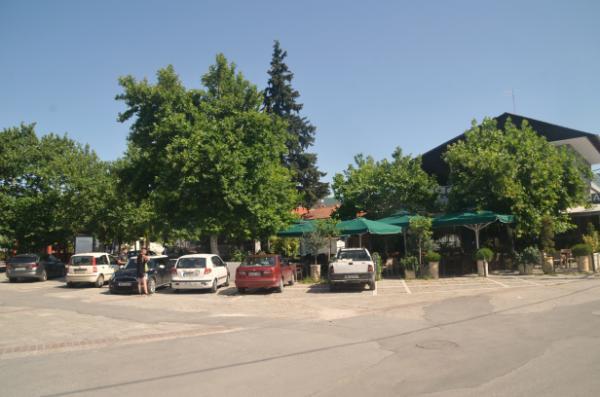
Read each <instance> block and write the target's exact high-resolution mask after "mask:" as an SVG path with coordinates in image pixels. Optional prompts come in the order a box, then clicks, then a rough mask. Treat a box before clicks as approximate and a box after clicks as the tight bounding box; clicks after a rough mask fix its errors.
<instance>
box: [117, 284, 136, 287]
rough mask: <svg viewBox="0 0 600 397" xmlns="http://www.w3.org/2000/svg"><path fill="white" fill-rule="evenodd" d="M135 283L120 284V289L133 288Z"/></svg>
mask: <svg viewBox="0 0 600 397" xmlns="http://www.w3.org/2000/svg"><path fill="white" fill-rule="evenodd" d="M132 285H133V283H119V287H131V286H132Z"/></svg>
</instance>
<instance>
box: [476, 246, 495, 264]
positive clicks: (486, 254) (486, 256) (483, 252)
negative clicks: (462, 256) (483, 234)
mask: <svg viewBox="0 0 600 397" xmlns="http://www.w3.org/2000/svg"><path fill="white" fill-rule="evenodd" d="M493 257H494V251H492V250H491V249H489V248H487V247H483V248H479V250H477V252H476V253H475V259H477V260H478V261H486V262H489V261H491V260H492V258H493Z"/></svg>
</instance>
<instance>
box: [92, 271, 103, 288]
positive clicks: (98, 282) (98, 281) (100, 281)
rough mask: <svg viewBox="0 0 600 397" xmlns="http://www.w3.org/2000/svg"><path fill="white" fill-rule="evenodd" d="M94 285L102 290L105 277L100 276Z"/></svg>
mask: <svg viewBox="0 0 600 397" xmlns="http://www.w3.org/2000/svg"><path fill="white" fill-rule="evenodd" d="M94 285H95V286H96V288H102V286H103V285H104V276H103V275H102V274H101V275H99V276H98V279H97V280H96V282H95V283H94Z"/></svg>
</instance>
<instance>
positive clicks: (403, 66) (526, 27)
mask: <svg viewBox="0 0 600 397" xmlns="http://www.w3.org/2000/svg"><path fill="white" fill-rule="evenodd" d="M351 3H352V2H349V1H283V0H280V1H258V0H257V1H237V2H234V1H229V2H228V1H203V2H201V1H189V2H180V1H104V0H103V1H97V2H91V1H39V2H32V1H25V0H19V1H7V0H2V1H1V2H0V54H1V57H2V61H1V62H0V90H1V91H0V92H1V95H0V128H4V127H9V126H14V125H18V124H19V123H20V122H22V121H23V122H27V123H29V122H37V126H38V128H37V131H38V133H39V134H45V133H48V132H56V133H64V132H67V133H68V134H69V136H71V137H73V138H75V139H77V140H78V141H80V142H83V143H89V144H90V145H91V146H92V148H93V149H95V150H96V151H97V152H98V154H99V155H100V157H101V158H103V159H106V160H112V159H115V158H117V157H119V156H121V155H122V154H123V152H124V150H125V147H126V137H127V134H128V126H127V125H123V124H119V123H117V121H116V117H117V114H118V112H119V111H122V110H123V109H124V107H123V104H122V103H119V102H116V101H115V100H114V97H115V95H116V94H117V93H119V92H120V89H119V86H118V84H117V77H118V76H120V75H126V74H131V75H134V76H136V77H138V78H142V77H149V78H150V79H154V75H155V72H156V70H157V69H158V68H160V67H163V66H165V65H167V64H173V65H174V67H175V69H176V71H177V72H178V73H179V75H180V76H181V79H182V80H183V82H184V83H185V84H186V86H188V87H198V86H199V85H200V76H201V75H202V74H203V73H204V72H205V71H206V70H207V69H208V67H209V65H210V64H211V63H212V62H213V61H214V57H215V54H216V53H218V52H223V53H224V54H225V55H226V56H227V57H228V58H229V59H230V60H232V61H234V62H236V63H237V64H238V66H239V68H240V70H241V71H242V72H243V73H244V74H245V76H246V77H247V78H248V79H250V80H251V81H252V82H254V83H255V84H257V85H258V86H259V87H260V88H264V86H265V84H266V81H267V74H266V71H267V69H268V67H269V61H270V57H271V51H272V44H273V40H274V39H279V40H280V41H281V43H282V46H283V47H284V48H285V49H286V50H287V51H288V53H289V56H288V58H287V63H288V65H289V66H290V68H291V70H292V71H293V72H294V73H295V75H296V77H295V80H294V85H295V87H296V88H297V89H298V90H299V91H300V94H301V102H303V103H304V105H305V107H304V113H303V114H304V115H305V116H306V117H308V118H309V119H310V120H311V121H312V122H313V123H314V124H315V125H316V126H317V128H318V131H317V140H316V145H315V146H314V147H313V150H314V151H315V152H317V153H318V155H319V166H320V167H321V168H322V169H323V170H324V171H326V172H327V173H328V176H327V178H326V179H327V180H328V181H329V180H330V178H331V177H332V176H333V174H334V173H336V172H340V171H341V170H343V169H345V168H346V166H347V165H348V163H350V162H352V159H353V156H354V155H355V154H356V153H359V152H362V153H365V154H370V155H373V156H374V157H375V158H378V159H380V158H383V157H387V156H389V155H390V154H391V152H392V150H393V148H394V147H395V146H401V147H402V148H403V150H404V151H405V152H406V153H413V154H420V153H423V152H425V151H427V150H429V149H431V148H433V147H435V146H437V145H438V144H440V143H442V142H444V141H445V140H447V139H449V138H451V137H454V136H455V135H457V134H459V133H461V132H463V131H464V130H465V129H466V128H468V126H469V125H470V121H471V119H473V118H477V119H481V118H482V117H483V116H486V115H489V116H496V115H498V114H500V113H502V112H505V111H512V100H511V96H510V93H509V91H510V89H514V92H515V94H516V108H517V109H516V110H517V113H519V114H523V115H525V116H529V117H532V118H537V119H541V120H545V121H548V122H553V123H556V124H560V125H565V126H569V127H573V128H578V129H582V130H584V131H588V132H594V133H598V132H599V130H600V22H599V20H600V19H599V18H600V2H598V1H593V0H590V1H506V0H502V1H481V0H479V1H390V2H383V1H381V2H360V3H362V4H351ZM357 3H358V2H357ZM373 3H374V4H373Z"/></svg>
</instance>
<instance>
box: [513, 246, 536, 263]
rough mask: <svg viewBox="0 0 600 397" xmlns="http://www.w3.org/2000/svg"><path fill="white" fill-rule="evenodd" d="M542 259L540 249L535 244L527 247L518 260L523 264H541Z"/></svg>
mask: <svg viewBox="0 0 600 397" xmlns="http://www.w3.org/2000/svg"><path fill="white" fill-rule="evenodd" d="M541 259H542V257H541V253H540V250H539V249H537V247H535V246H529V247H526V248H525V249H524V250H523V251H521V253H520V254H519V255H518V261H519V263H520V264H522V265H538V264H540V261H541Z"/></svg>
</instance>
